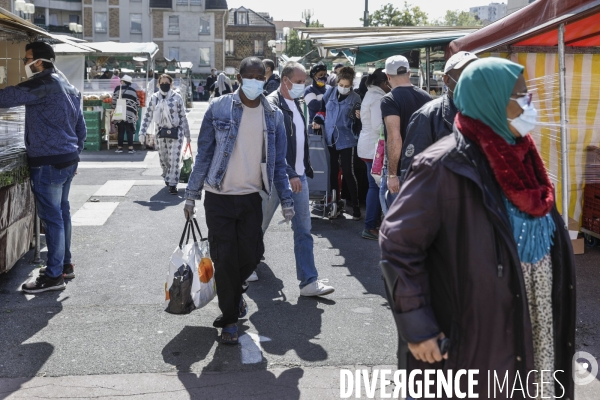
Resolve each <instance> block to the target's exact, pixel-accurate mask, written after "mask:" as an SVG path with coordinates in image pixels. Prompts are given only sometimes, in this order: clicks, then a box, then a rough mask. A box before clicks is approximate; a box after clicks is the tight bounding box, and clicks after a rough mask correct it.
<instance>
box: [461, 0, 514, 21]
mask: <svg viewBox="0 0 600 400" xmlns="http://www.w3.org/2000/svg"><path fill="white" fill-rule="evenodd" d="M506 10H507V8H506V4H504V3H490V4H488V5H487V6H479V7H471V8H470V9H469V12H470V13H471V14H475V16H476V17H477V18H479V20H480V21H483V24H484V25H487V24H489V23H492V22H495V21H497V20H499V19H500V18H504V17H505V16H506Z"/></svg>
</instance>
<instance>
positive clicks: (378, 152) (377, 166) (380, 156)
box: [369, 125, 385, 186]
mask: <svg viewBox="0 0 600 400" xmlns="http://www.w3.org/2000/svg"><path fill="white" fill-rule="evenodd" d="M384 159H385V136H384V135H383V125H382V127H381V130H380V133H379V140H377V146H376V147H375V157H374V158H373V166H372V167H371V171H369V172H370V174H371V176H372V177H373V179H375V182H376V183H377V186H381V174H382V170H383V164H384Z"/></svg>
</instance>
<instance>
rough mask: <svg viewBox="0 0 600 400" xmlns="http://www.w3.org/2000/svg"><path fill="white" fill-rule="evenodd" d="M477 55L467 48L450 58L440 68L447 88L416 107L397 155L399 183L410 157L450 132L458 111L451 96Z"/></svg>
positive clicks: (408, 164) (411, 160)
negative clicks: (399, 155) (398, 159)
mask: <svg viewBox="0 0 600 400" xmlns="http://www.w3.org/2000/svg"><path fill="white" fill-rule="evenodd" d="M474 60H477V56H476V55H475V54H473V53H469V52H467V51H460V52H458V53H456V54H455V55H453V56H452V57H450V59H449V60H448V62H446V66H445V67H444V77H443V79H444V84H445V85H446V86H447V88H448V90H447V92H446V93H445V94H444V95H443V96H440V97H439V98H437V99H435V100H433V101H430V102H429V103H427V104H425V105H424V106H423V107H421V108H420V109H419V110H417V111H416V112H415V113H414V114H413V115H412V117H411V118H410V122H409V123H408V128H407V130H406V140H405V141H404V143H403V144H402V153H401V154H402V157H401V158H400V183H402V182H404V179H405V178H406V172H407V171H408V167H410V164H412V162H413V160H414V158H415V157H416V156H417V155H418V154H420V153H422V152H423V151H424V150H425V149H426V148H428V147H429V146H431V145H432V144H434V143H435V142H437V141H438V140H440V139H441V138H443V137H444V136H448V135H449V134H451V133H452V127H453V125H454V117H456V113H457V112H458V110H457V109H456V106H455V105H454V100H453V98H452V95H453V93H454V88H455V87H456V84H457V83H458V78H460V74H461V73H462V72H463V70H464V69H465V68H466V67H467V65H469V64H470V63H471V62H473V61H474Z"/></svg>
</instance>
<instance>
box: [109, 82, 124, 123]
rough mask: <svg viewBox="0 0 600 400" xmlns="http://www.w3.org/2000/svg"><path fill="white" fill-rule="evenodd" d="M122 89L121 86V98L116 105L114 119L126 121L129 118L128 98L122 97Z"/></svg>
mask: <svg viewBox="0 0 600 400" xmlns="http://www.w3.org/2000/svg"><path fill="white" fill-rule="evenodd" d="M122 94H123V92H122V90H121V87H119V98H118V99H117V104H116V105H115V111H114V112H113V115H112V120H113V121H125V120H126V119H127V100H125V99H124V98H122Z"/></svg>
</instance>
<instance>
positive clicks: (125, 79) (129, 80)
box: [121, 75, 133, 83]
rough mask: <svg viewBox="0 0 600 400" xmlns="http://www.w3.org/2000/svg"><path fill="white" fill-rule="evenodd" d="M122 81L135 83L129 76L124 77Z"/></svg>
mask: <svg viewBox="0 0 600 400" xmlns="http://www.w3.org/2000/svg"><path fill="white" fill-rule="evenodd" d="M121 80H122V81H125V82H129V83H131V82H132V81H133V79H131V77H130V76H129V75H123V77H122V78H121Z"/></svg>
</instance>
